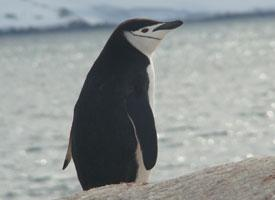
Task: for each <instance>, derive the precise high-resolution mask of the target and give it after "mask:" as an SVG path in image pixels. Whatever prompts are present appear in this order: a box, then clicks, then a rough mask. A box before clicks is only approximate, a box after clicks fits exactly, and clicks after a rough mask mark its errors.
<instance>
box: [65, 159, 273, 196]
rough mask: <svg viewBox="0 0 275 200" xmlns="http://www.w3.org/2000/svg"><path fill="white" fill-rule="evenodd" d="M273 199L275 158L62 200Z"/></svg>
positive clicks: (80, 194)
mask: <svg viewBox="0 0 275 200" xmlns="http://www.w3.org/2000/svg"><path fill="white" fill-rule="evenodd" d="M76 199H81V200H90V199H110V200H118V199H125V200H128V199H135V200H137V199H140V200H143V199H149V200H155V199H171V200H174V199H179V200H185V199H186V200H275V157H264V158H252V159H247V160H244V161H241V162H237V163H229V164H224V165H220V166H216V167H210V168H206V169H204V170H201V171H197V172H193V173H191V174H188V175H185V176H182V177H179V178H175V179H172V180H168V181H163V182H160V183H156V184H147V185H136V184H133V185H131V186H129V185H127V184H119V185H108V186H104V187H100V188H95V189H91V190H89V191H83V192H79V193H77V194H74V195H72V196H70V197H65V198H62V200H76Z"/></svg>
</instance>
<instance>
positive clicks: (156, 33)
mask: <svg viewBox="0 0 275 200" xmlns="http://www.w3.org/2000/svg"><path fill="white" fill-rule="evenodd" d="M180 25H182V21H180V20H176V21H170V22H160V21H155V20H150V19H130V20H127V21H125V22H122V23H121V24H120V25H118V27H117V28H116V29H115V30H114V32H113V33H112V35H111V36H110V38H109V39H108V41H107V43H106V44H105V46H104V48H103V50H102V52H101V53H100V55H99V56H98V58H97V59H96V61H95V62H94V64H93V66H92V68H91V69H90V71H89V72H88V74H87V76H86V80H85V82H84V84H83V88H82V90H81V92H80V95H79V98H78V100H77V102H76V104H75V107H74V114H73V122H72V126H71V132H70V137H69V145H68V148H67V154H66V157H65V161H64V165H63V169H65V168H66V167H67V166H68V164H69V162H70V160H71V158H73V161H74V164H75V168H76V172H77V176H78V179H79V181H80V184H81V186H82V189H83V190H88V189H90V188H95V187H100V186H104V185H109V184H119V183H131V182H135V183H140V184H143V183H147V182H148V178H149V173H150V170H151V169H152V168H153V167H154V166H155V164H156V161H157V154H158V145H157V132H156V127H155V120H154V114H153V104H154V81H155V80H154V66H153V62H152V59H151V56H152V53H153V52H154V50H155V49H156V47H157V46H158V45H159V43H160V42H161V40H162V39H163V38H164V36H165V35H166V34H167V33H168V32H169V31H170V30H172V29H175V28H177V27H179V26H180Z"/></svg>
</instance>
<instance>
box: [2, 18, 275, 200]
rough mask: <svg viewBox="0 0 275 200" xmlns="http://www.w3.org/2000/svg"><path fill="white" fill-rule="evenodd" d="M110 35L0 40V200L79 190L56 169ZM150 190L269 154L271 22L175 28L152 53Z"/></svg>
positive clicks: (274, 30) (273, 67)
mask: <svg viewBox="0 0 275 200" xmlns="http://www.w3.org/2000/svg"><path fill="white" fill-rule="evenodd" d="M111 31H112V30H111V29H101V30H93V31H75V32H70V33H55V34H54V33H49V34H37V35H34V34H30V35H20V36H4V37H1V38H0V87H1V89H0V97H1V98H0V105H1V106H0V136H1V140H0V157H1V160H0V199H12V200H13V199H20V200H25V199H26V200H27V199H31V200H32V199H53V198H58V197H61V196H68V195H70V194H71V193H74V192H77V191H80V190H81V188H80V185H79V183H78V180H77V178H76V173H75V169H74V165H73V164H72V163H71V164H70V165H69V168H68V169H67V170H65V171H62V170H61V167H62V164H63V160H64V156H65V153H66V147H67V142H68V136H69V130H70V126H71V120H72V113H73V107H74V103H75V102H76V100H77V98H78V95H79V92H80V89H81V87H82V84H83V81H84V79H85V76H86V74H87V72H88V70H89V69H90V66H91V65H92V64H93V61H94V60H95V58H96V57H97V56H98V54H99V52H100V51H101V49H102V47H103V45H104V43H105V41H106V40H107V38H108V37H109V35H110V34H111ZM154 61H155V67H156V68H155V70H156V106H155V118H156V124H157V130H158V138H159V157H158V162H157V165H156V166H155V168H154V170H153V171H152V174H151V179H150V180H151V182H158V181H161V180H166V179H170V178H173V177H178V176H181V175H184V174H186V173H189V172H192V171H195V170H198V169H202V168H204V167H208V166H213V165H216V164H221V163H225V162H235V161H239V160H242V159H245V158H250V157H253V156H265V155H274V154H275V134H274V132H275V121H274V120H275V26H274V18H273V19H271V18H270V19H269V18H265V19H256V18H253V19H246V20H232V21H230V20H228V21H216V22H205V23H192V24H184V25H183V26H182V27H181V28H180V29H178V30H176V31H174V32H172V33H170V34H169V35H167V37H166V38H165V40H164V41H163V42H162V44H161V46H160V47H159V48H158V50H157V51H156V53H155V56H154Z"/></svg>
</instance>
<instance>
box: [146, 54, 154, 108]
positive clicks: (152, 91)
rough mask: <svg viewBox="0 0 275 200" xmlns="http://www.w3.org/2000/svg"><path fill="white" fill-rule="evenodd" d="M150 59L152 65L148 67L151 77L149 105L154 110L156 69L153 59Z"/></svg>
mask: <svg viewBox="0 0 275 200" xmlns="http://www.w3.org/2000/svg"><path fill="white" fill-rule="evenodd" d="M149 59H150V65H149V66H148V67H147V73H148V76H149V90H148V95H149V103H150V106H151V108H152V110H154V103H155V68H154V63H153V61H152V59H151V58H149Z"/></svg>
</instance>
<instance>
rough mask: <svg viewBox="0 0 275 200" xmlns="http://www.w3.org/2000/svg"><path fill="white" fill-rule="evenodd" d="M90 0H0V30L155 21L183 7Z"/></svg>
mask: <svg viewBox="0 0 275 200" xmlns="http://www.w3.org/2000/svg"><path fill="white" fill-rule="evenodd" d="M89 2H90V1H84V0H80V1H71V0H58V1H53V0H1V4H2V5H4V6H0V30H9V29H17V30H20V29H28V28H35V29H47V28H51V27H58V26H67V25H68V24H71V23H73V22H76V21H77V22H80V21H82V22H83V23H87V24H89V25H91V26H92V25H98V24H117V23H119V22H121V21H123V20H125V19H128V18H133V17H148V18H153V19H159V20H165V19H166V20H167V19H172V18H183V17H184V16H185V15H186V13H187V12H185V11H183V10H173V9H162V8H152V9H151V8H134V9H125V8H119V7H113V6H103V5H101V6H95V5H92V4H91V3H89Z"/></svg>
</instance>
